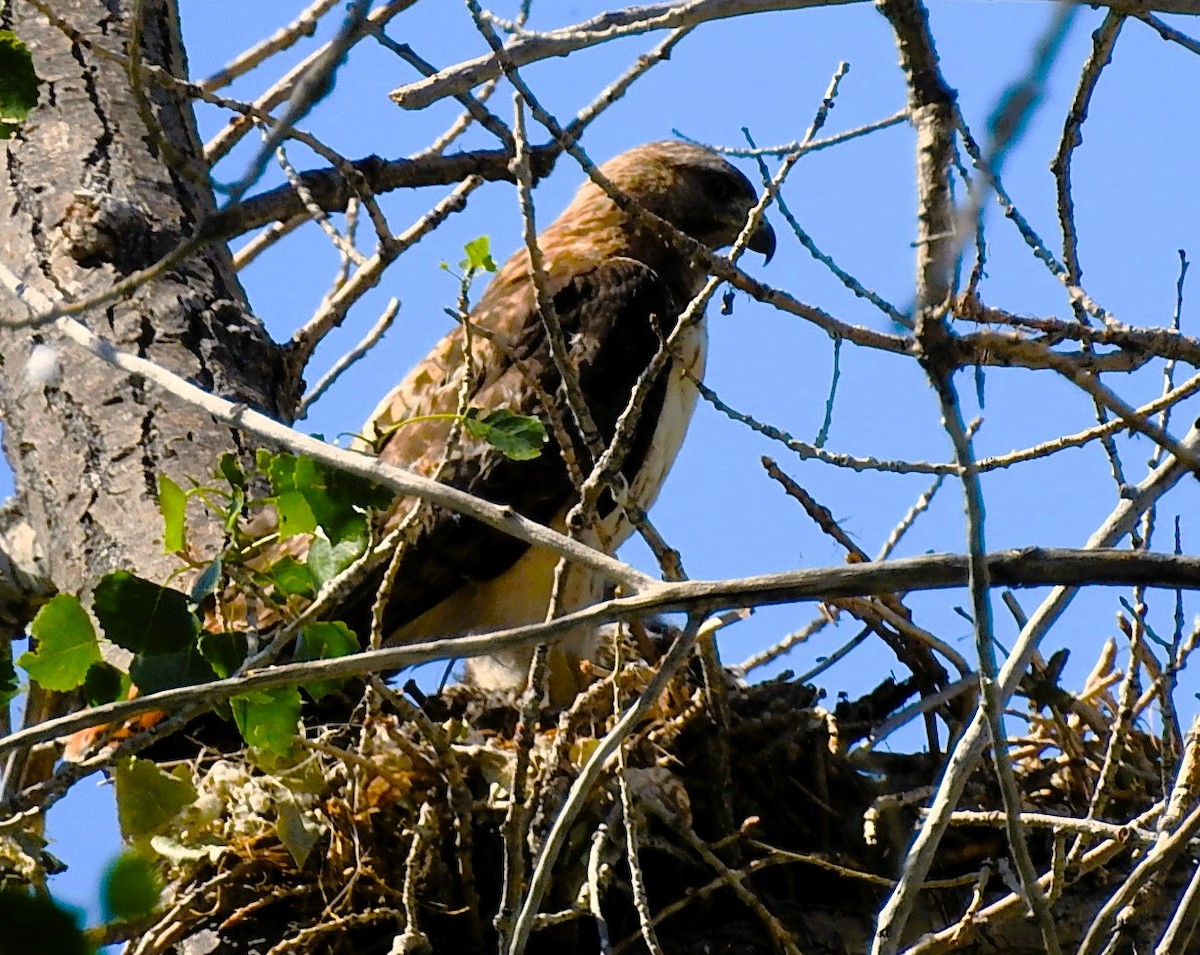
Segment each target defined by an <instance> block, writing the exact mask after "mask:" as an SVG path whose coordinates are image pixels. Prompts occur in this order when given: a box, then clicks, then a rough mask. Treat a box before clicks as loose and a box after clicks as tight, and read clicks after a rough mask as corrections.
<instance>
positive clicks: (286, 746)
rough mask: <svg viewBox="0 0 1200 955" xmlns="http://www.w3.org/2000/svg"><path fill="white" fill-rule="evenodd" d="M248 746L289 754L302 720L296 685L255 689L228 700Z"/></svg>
mask: <svg viewBox="0 0 1200 955" xmlns="http://www.w3.org/2000/svg"><path fill="white" fill-rule="evenodd" d="M229 704H230V707H231V709H232V710H233V721H234V722H235V723H237V728H238V731H239V732H241V734H242V739H244V740H245V741H246V745H247V746H252V747H254V748H255V749H258V750H262V751H263V752H265V753H267V754H268V755H270V756H290V755H291V753H292V748H293V746H294V745H295V739H296V727H297V726H298V725H299V723H300V691H299V690H298V689H296V687H294V686H281V687H276V688H275V689H271V690H254V691H253V692H251V693H244V694H242V695H241V696H235V697H233V699H231V700H230V701H229Z"/></svg>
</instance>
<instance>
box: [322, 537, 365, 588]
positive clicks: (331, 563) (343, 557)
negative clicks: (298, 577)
mask: <svg viewBox="0 0 1200 955" xmlns="http://www.w3.org/2000/svg"><path fill="white" fill-rule="evenodd" d="M366 545H367V541H366V538H365V537H364V538H361V539H359V540H355V539H353V538H349V539H347V540H344V541H342V542H341V543H339V544H331V543H329V541H327V540H326V539H325V538H324V537H314V538H313V540H312V543H311V544H310V545H309V548H308V571H309V573H310V574H311V575H312V579H313V583H314V584H316V585H317V586H318V587H323V586H324V585H325V584H326V583H327V582H328V581H330V580H333V578H334V577H336V576H337V575H338V574H340V573H341V572H342V571H343V570H345V569H346V568H347V567H349V566H350V565H351V564H353V563H354V562H355V561H356V560H357V559H358V558H359V557H360V556H362V554H363V552H364V551H365V550H366Z"/></svg>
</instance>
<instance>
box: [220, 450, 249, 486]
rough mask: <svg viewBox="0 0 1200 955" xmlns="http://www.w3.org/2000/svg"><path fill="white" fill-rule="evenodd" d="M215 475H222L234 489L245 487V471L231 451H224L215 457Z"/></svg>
mask: <svg viewBox="0 0 1200 955" xmlns="http://www.w3.org/2000/svg"><path fill="white" fill-rule="evenodd" d="M217 477H223V478H224V479H225V480H226V481H228V482H229V486H230V487H231V488H233V489H234V490H235V491H244V490H245V489H246V472H244V471H243V470H242V465H241V462H240V461H238V456H237V455H236V454H234V453H233V452H232V451H225V452H223V453H222V454H221V456H220V457H219V458H217Z"/></svg>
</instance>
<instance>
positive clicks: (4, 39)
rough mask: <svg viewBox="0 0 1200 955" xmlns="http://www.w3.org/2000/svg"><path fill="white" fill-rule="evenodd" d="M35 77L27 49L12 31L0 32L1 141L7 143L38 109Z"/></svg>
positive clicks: (36, 77) (36, 78) (31, 59)
mask: <svg viewBox="0 0 1200 955" xmlns="http://www.w3.org/2000/svg"><path fill="white" fill-rule="evenodd" d="M38 82H39V80H38V76H37V73H36V72H34V69H33V57H31V56H30V55H29V49H28V48H27V47H26V46H25V44H24V43H22V42H21V41H20V40H19V39H17V35H16V34H15V33H13V32H12V31H11V30H0V139H8V138H10V137H11V136H12V134H13V133H14V132H16V130H17V127H19V126H20V125H21V123H23V122H24V121H25V118H26V117H27V116H28V115H29V111H30V110H31V109H33V108H34V107H35V106H36V105H37V99H38Z"/></svg>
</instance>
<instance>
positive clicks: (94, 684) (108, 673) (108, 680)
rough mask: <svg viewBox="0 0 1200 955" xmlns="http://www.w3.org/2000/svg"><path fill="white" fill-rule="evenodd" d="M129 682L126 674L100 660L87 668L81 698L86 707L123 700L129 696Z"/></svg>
mask: <svg viewBox="0 0 1200 955" xmlns="http://www.w3.org/2000/svg"><path fill="white" fill-rule="evenodd" d="M130 682H131V681H130V679H129V674H128V673H125V672H123V671H121V670H118V669H117V668H116V667H115V666H113V665H112V664H111V663H108V662H107V661H105V660H101V661H99V662H98V663H93V664H92V665H91V666H90V667H88V671H87V678H86V679H85V680H84V681H83V698H84V699H85V700H87V702H88V706H100V705H101V704H103V703H111V702H112V701H113V700H123V699H125V697H127V696H128V695H129V685H130Z"/></svg>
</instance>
